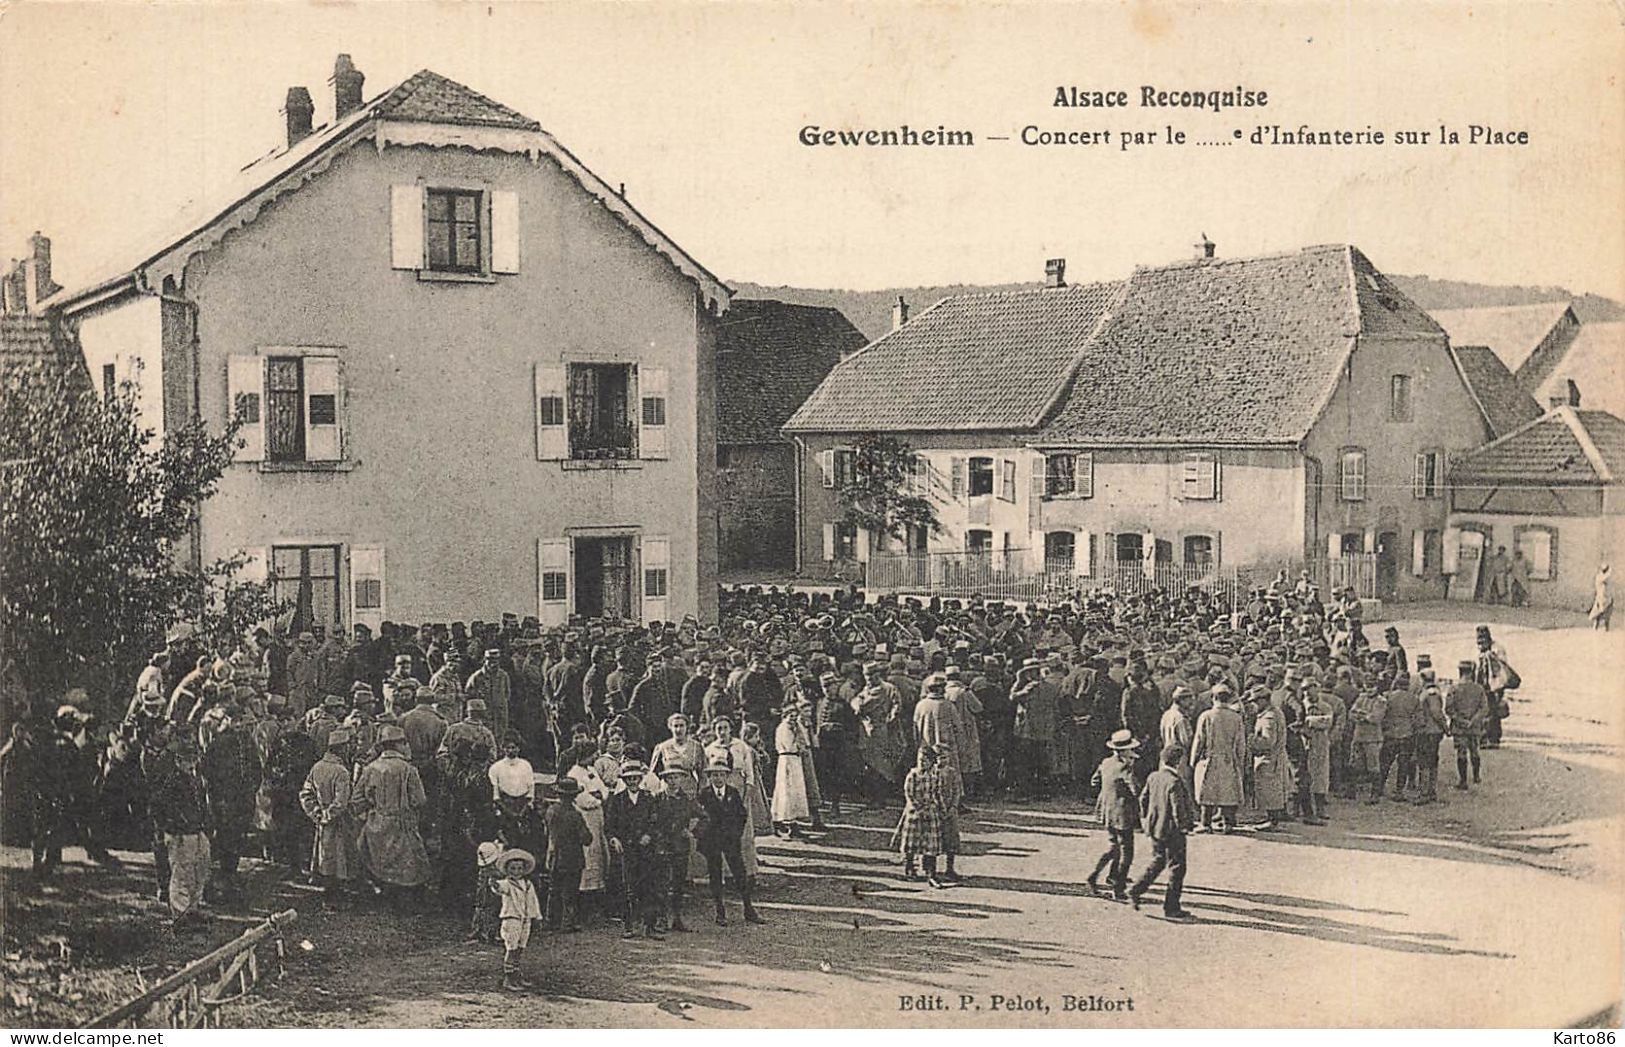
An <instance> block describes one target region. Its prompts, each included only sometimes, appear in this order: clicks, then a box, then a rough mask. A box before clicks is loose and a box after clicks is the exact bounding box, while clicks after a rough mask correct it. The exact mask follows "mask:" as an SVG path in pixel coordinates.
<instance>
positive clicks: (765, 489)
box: [717, 300, 867, 571]
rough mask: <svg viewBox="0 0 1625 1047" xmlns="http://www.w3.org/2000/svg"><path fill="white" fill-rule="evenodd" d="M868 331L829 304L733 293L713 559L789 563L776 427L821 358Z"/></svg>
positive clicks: (786, 458) (789, 514)
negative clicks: (716, 554) (740, 297)
mask: <svg viewBox="0 0 1625 1047" xmlns="http://www.w3.org/2000/svg"><path fill="white" fill-rule="evenodd" d="M866 341H867V339H866V338H864V336H863V333H862V332H861V331H859V330H858V329H857V328H856V327H854V326H852V323H851V321H849V320H848V319H847V318H846V316H845V315H844V314H842V313H841V311H840V310H838V309H830V308H826V307H822V306H811V305H790V304H788V303H785V302H778V301H773V300H760V301H744V300H738V301H735V302H734V303H733V306H732V307H731V308H730V309H729V311H728V314H727V316H725V317H724V318H723V320H722V321H721V323H720V324H719V326H718V331H717V531H718V547H719V559H720V563H721V569H722V570H724V571H727V570H729V569H739V568H753V569H757V568H783V569H786V570H788V569H789V568H792V567H794V566H795V559H796V554H795V533H796V460H795V446H794V445H793V444H792V443H791V442H790V441H789V440H788V439H786V438H785V437H784V435H783V434H781V433H780V432H779V428H780V426H782V425H784V423H785V422H786V421H787V420H789V418H790V416H791V415H792V414H794V413H795V410H796V408H798V407H800V406H801V404H802V402H803V401H804V400H806V399H807V396H808V394H809V393H811V392H812V391H813V390H814V389H816V388H818V383H820V382H822V381H823V380H824V376H825V375H827V374H829V372H830V368H832V367H834V366H835V365H836V364H837V363H839V362H840V360H841V358H842V357H843V356H845V355H847V354H849V353H852V352H855V351H857V350H858V349H861V348H862V347H863V345H864V343H865V342H866Z"/></svg>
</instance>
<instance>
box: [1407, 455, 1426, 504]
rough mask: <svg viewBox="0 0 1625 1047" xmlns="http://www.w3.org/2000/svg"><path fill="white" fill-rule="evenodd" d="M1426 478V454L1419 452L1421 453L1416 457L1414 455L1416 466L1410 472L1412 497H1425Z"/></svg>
mask: <svg viewBox="0 0 1625 1047" xmlns="http://www.w3.org/2000/svg"><path fill="white" fill-rule="evenodd" d="M1427 477H1428V456H1427V452H1425V451H1421V452H1418V453H1417V455H1416V466H1415V468H1414V469H1413V470H1412V471H1411V494H1412V495H1414V496H1415V497H1417V498H1424V497H1426V496H1427V493H1428V492H1427V486H1428V480H1427Z"/></svg>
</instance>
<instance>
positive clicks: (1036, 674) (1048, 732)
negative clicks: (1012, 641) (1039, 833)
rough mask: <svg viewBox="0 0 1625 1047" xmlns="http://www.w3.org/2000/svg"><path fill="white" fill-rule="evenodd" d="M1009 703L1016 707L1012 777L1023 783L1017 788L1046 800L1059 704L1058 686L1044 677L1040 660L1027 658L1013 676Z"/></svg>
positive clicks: (1053, 763)
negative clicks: (1015, 757)
mask: <svg viewBox="0 0 1625 1047" xmlns="http://www.w3.org/2000/svg"><path fill="white" fill-rule="evenodd" d="M1010 700H1011V701H1012V702H1013V703H1014V704H1015V707H1016V726H1015V739H1016V753H1017V759H1018V761H1019V763H1018V769H1017V772H1016V775H1015V778H1016V780H1017V781H1020V782H1021V783H1022V785H1021V786H1018V789H1023V790H1025V791H1027V792H1028V793H1029V794H1032V795H1036V796H1037V797H1038V798H1039V799H1043V798H1046V797H1048V796H1049V791H1050V779H1051V776H1052V775H1054V773H1055V717H1056V711H1057V709H1058V708H1059V706H1060V701H1061V689H1060V685H1059V684H1057V683H1056V682H1055V681H1053V680H1051V679H1048V678H1047V677H1046V676H1045V675H1044V663H1043V662H1042V661H1040V660H1038V659H1037V658H1029V659H1027V661H1026V662H1025V663H1023V665H1022V667H1021V672H1020V673H1019V674H1018V675H1017V676H1016V682H1015V686H1014V688H1013V689H1012V691H1011V693H1010Z"/></svg>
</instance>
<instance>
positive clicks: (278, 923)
mask: <svg viewBox="0 0 1625 1047" xmlns="http://www.w3.org/2000/svg"><path fill="white" fill-rule="evenodd" d="M298 918H299V914H298V913H297V912H296V911H294V910H293V909H284V910H283V911H282V912H279V913H277V914H275V915H274V916H271V917H270V918H269V919H267V920H266V921H265V922H264V923H261V924H260V925H259V926H257V927H253V928H250V929H249V930H247V931H244V932H243V933H242V934H241V935H240V936H238V937H237V938H235V939H233V940H232V941H229V942H227V943H226V944H225V945H222V946H221V947H220V948H218V949H216V950H214V951H213V952H211V953H209V954H208V955H206V956H203V957H201V958H199V959H196V960H193V961H192V962H191V963H189V964H187V965H186V966H185V967H183V968H182V969H180V970H178V971H176V972H175V973H174V974H172V975H170V976H169V977H168V978H165V979H164V980H163V981H161V982H159V983H158V984H157V985H154V986H153V987H152V988H150V989H148V990H147V991H146V992H144V993H142V994H141V995H140V996H137V997H136V998H135V999H133V1000H131V1001H130V1002H129V1003H126V1004H122V1005H120V1006H118V1007H115V1008H113V1009H112V1010H110V1011H108V1012H107V1013H105V1014H101V1015H98V1016H96V1017H95V1018H92V1019H91V1020H90V1021H88V1022H86V1023H85V1024H84V1025H83V1026H81V1028H85V1029H113V1028H121V1027H122V1028H132V1029H151V1028H169V1029H198V1028H219V1027H220V1016H219V1011H220V1007H221V1005H223V1004H227V1003H230V1002H232V1001H233V1000H236V999H239V998H241V997H242V996H245V995H247V993H248V992H249V991H250V990H251V989H253V988H254V986H255V985H256V984H258V983H259V981H260V979H261V978H264V977H267V976H273V977H281V975H282V962H283V960H284V958H285V957H286V955H287V953H286V947H285V944H284V942H283V938H282V933H283V931H285V930H286V929H287V928H288V927H290V926H292V925H293V922H294V921H295V920H297V919H298ZM261 950H265V951H266V952H267V955H266V956H264V957H263V958H262V957H261V955H260V953H261Z"/></svg>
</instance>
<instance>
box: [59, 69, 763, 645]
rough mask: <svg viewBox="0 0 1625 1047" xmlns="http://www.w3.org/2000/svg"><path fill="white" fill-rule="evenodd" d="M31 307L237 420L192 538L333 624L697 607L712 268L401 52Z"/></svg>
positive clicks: (558, 148) (119, 368) (296, 102)
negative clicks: (232, 450)
mask: <svg viewBox="0 0 1625 1047" xmlns="http://www.w3.org/2000/svg"><path fill="white" fill-rule="evenodd" d="M331 83H332V86H333V90H332V95H331V107H330V108H327V107H326V106H324V108H325V109H326V113H327V114H328V115H330V116H331V119H329V120H327V122H325V123H322V124H320V125H319V126H318V125H317V122H316V119H315V109H316V106H315V105H314V104H313V102H312V99H311V95H310V92H309V91H307V90H306V89H305V88H303V87H295V88H291V89H290V90H289V91H288V93H287V98H286V102H285V106H284V109H283V114H284V117H285V122H286V130H287V137H286V141H285V142H284V143H283V144H281V145H279V146H278V148H277V149H276V150H274V151H273V152H271V153H270V154H268V155H266V156H264V157H262V158H261V159H259V160H256V161H255V162H253V163H251V164H249V165H247V166H246V167H245V168H243V170H242V171H241V173H240V175H239V176H238V178H237V180H236V181H235V183H234V184H233V185H232V186H230V187H229V188H228V189H227V190H226V191H225V192H224V193H222V194H221V195H220V196H219V197H218V198H215V199H211V200H206V201H201V202H199V203H198V204H197V205H196V206H195V207H189V208H187V209H186V210H185V212H184V213H181V214H177V215H176V216H174V219H173V221H171V222H170V223H169V226H168V228H167V229H166V230H164V231H162V232H160V233H158V234H157V235H154V236H152V237H150V238H146V239H143V240H141V241H140V242H138V243H136V244H133V245H131V246H129V247H126V248H122V249H117V250H113V251H111V252H110V254H111V255H112V261H111V262H110V263H109V265H108V266H107V267H105V268H104V269H102V270H101V271H100V272H99V273H98V274H97V275H96V276H95V277H94V278H93V279H92V280H90V281H88V282H87V283H86V284H85V285H84V286H81V287H77V288H72V289H69V290H64V291H60V292H58V293H56V294H55V295H53V296H51V297H49V298H48V299H46V301H45V304H46V305H47V306H49V307H51V308H53V309H54V310H55V311H56V312H57V313H58V314H59V315H61V316H63V317H65V318H66V319H67V320H68V321H69V322H70V323H71V324H72V325H73V326H75V327H76V328H77V330H78V332H79V335H80V338H81V340H82V343H83V351H84V356H85V359H86V361H87V363H88V365H89V367H90V373H91V375H92V376H93V377H97V378H101V377H102V376H104V375H105V376H107V377H106V378H104V379H102V380H106V381H112V380H117V381H124V380H130V381H133V382H135V383H136V384H137V385H138V387H139V388H140V389H141V390H142V395H143V396H144V397H146V398H148V399H149V400H150V401H151V402H150V404H149V405H148V409H147V410H146V411H145V413H146V415H147V416H148V419H149V421H150V422H151V423H153V424H155V425H156V426H157V427H158V428H165V427H173V426H175V425H179V424H183V423H185V422H186V421H187V420H189V419H191V418H194V417H201V418H203V419H204V420H205V421H207V422H210V423H213V424H216V425H218V424H223V423H224V421H225V419H226V418H227V417H228V413H230V412H236V413H237V414H239V415H240V416H241V417H242V418H244V419H245V424H244V428H243V438H244V446H243V447H242V449H241V450H240V452H239V454H238V460H237V462H236V463H235V464H233V465H232V466H231V467H230V468H229V469H228V470H227V473H226V475H225V477H224V478H223V479H222V481H221V483H220V487H219V490H218V492H217V493H216V494H215V495H214V496H213V497H212V498H210V499H209V501H208V502H207V503H205V505H204V506H203V509H202V515H201V520H200V528H199V533H200V536H201V549H200V550H199V551H198V552H199V554H200V555H201V556H202V557H203V558H204V559H205V560H212V559H213V558H215V557H216V556H221V555H227V554H230V553H233V552H236V551H239V550H241V551H246V552H247V553H249V555H250V556H251V557H252V558H253V560H252V563H253V570H254V571H255V572H256V573H269V574H270V575H271V576H272V577H273V578H274V579H275V581H276V584H277V586H278V588H279V589H281V590H283V594H284V595H286V596H289V597H290V598H293V597H297V600H298V603H299V605H300V606H301V607H309V608H311V613H312V614H313V616H314V619H315V620H316V621H320V622H323V623H325V624H327V625H328V626H329V627H343V628H346V629H348V628H349V627H350V626H352V625H367V626H369V627H371V628H373V629H374V630H376V629H377V628H378V627H379V626H380V625H381V624H382V623H383V621H384V620H386V619H387V620H390V621H395V622H403V621H404V622H421V621H425V620H429V619H431V618H432V619H441V620H444V619H455V618H462V619H465V620H466V619H478V618H483V619H485V620H492V619H493V618H494V616H495V615H498V614H501V613H503V612H507V611H511V612H515V613H517V614H520V615H536V616H537V617H539V618H541V619H542V620H543V621H544V622H549V623H562V622H564V621H565V620H566V619H567V617H568V616H569V615H571V614H580V615H584V616H590V615H600V614H602V615H611V616H621V617H627V618H633V619H643V620H668V619H678V618H681V617H682V616H683V615H685V614H697V615H699V616H701V617H711V616H713V615H714V613H715V601H716V584H715V574H716V520H717V512H716V506H715V501H714V499H715V486H714V469H713V466H714V463H715V456H716V432H715V430H716V407H715V396H716V376H715V372H714V367H715V359H716V353H715V341H716V332H717V325H718V323H719V322H720V318H721V316H722V315H723V314H724V313H725V311H726V309H727V307H728V304H729V299H730V298H731V291H730V289H729V288H728V287H727V285H726V284H724V283H723V282H722V281H721V280H719V279H717V277H716V276H714V275H713V274H712V273H711V272H710V271H708V270H707V269H706V268H705V267H704V266H702V265H701V264H700V263H699V262H697V261H695V260H694V259H693V258H692V257H691V256H689V255H688V254H687V253H686V252H684V251H683V250H682V249H681V248H680V247H678V246H677V244H676V243H674V242H673V241H672V240H671V239H670V238H669V237H668V236H667V235H666V234H665V233H664V232H662V231H661V230H660V229H659V228H658V227H657V226H655V225H654V224H653V223H652V222H651V221H649V219H648V218H647V217H646V216H644V215H643V214H642V213H641V212H639V211H638V210H637V209H636V208H635V207H633V206H632V205H631V204H630V203H628V202H627V200H626V198H625V197H624V195H622V194H621V193H620V192H619V191H617V190H615V189H612V188H611V187H610V185H609V184H608V183H606V182H605V181H603V180H602V179H601V178H599V177H598V176H597V175H595V174H594V173H593V172H592V171H590V170H588V169H587V168H586V166H585V165H583V164H582V163H581V161H580V160H579V159H577V158H576V157H575V156H574V155H573V154H572V153H571V152H570V151H569V150H567V149H566V148H564V146H562V145H561V144H560V143H559V142H558V141H557V140H556V139H554V138H553V136H552V135H550V134H549V133H548V132H547V131H545V130H544V129H543V128H542V127H541V125H540V124H538V123H537V121H535V120H534V119H531V118H530V117H528V116H525V115H524V114H521V113H519V112H517V111H515V110H513V109H511V108H509V107H508V106H505V105H503V104H501V103H499V102H496V101H493V100H492V99H490V98H487V97H485V96H484V95H481V94H479V93H478V92H476V91H473V90H471V89H470V88H468V87H465V86H464V85H462V84H459V83H456V82H454V81H452V80H449V79H447V78H445V77H443V76H440V75H438V74H436V73H433V72H430V71H428V70H424V71H422V72H419V73H416V74H414V75H413V76H411V77H409V78H408V79H407V80H405V81H404V82H402V83H400V84H398V85H396V86H393V87H391V88H390V89H388V90H386V91H384V92H383V93H381V94H379V95H377V96H376V97H374V98H372V99H370V100H368V99H366V98H365V97H364V96H363V91H362V85H363V78H362V75H361V74H360V72H358V71H357V70H356V69H355V67H354V65H353V64H352V63H351V62H350V60H349V58H348V56H340V58H339V61H338V62H337V64H336V65H335V68H334V72H333V77H332V81H331Z"/></svg>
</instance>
